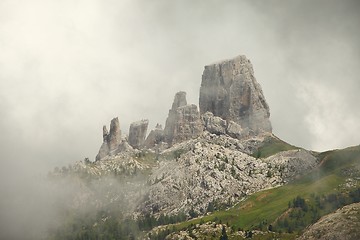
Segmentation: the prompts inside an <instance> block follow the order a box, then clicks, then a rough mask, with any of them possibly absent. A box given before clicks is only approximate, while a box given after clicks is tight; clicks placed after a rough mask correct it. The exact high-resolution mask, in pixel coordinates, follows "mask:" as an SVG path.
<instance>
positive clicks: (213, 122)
mask: <svg viewBox="0 0 360 240" xmlns="http://www.w3.org/2000/svg"><path fill="white" fill-rule="evenodd" d="M202 120H203V123H204V127H205V129H206V130H207V131H208V132H210V133H214V134H217V135H220V134H225V133H226V121H225V120H224V119H222V118H221V117H217V116H214V114H213V113H212V112H206V113H205V114H203V115H202Z"/></svg>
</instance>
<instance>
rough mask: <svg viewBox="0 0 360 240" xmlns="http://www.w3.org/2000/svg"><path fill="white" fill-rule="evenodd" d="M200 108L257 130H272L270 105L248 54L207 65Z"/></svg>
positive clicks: (201, 111)
mask: <svg viewBox="0 0 360 240" xmlns="http://www.w3.org/2000/svg"><path fill="white" fill-rule="evenodd" d="M199 107H200V113H201V114H204V113H206V112H208V111H209V112H212V113H213V114H214V115H215V116H219V117H221V118H222V119H224V120H227V121H230V120H231V121H234V122H235V123H237V124H239V125H240V126H241V127H242V128H243V129H244V128H248V129H249V130H252V131H254V132H255V133H258V132H271V131H272V128H271V123H270V120H269V117H270V111H269V106H268V104H267V103H266V101H265V97H264V95H263V93H262V90H261V86H260V85H259V84H258V82H257V81H256V79H255V77H254V71H253V67H252V65H251V63H250V61H249V60H248V59H247V58H246V57H245V56H238V57H236V58H234V59H230V60H225V61H222V62H220V63H216V64H212V65H208V66H205V70H204V72H203V76H202V82H201V88H200V98H199Z"/></svg>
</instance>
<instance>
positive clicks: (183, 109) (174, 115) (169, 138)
mask: <svg viewBox="0 0 360 240" xmlns="http://www.w3.org/2000/svg"><path fill="white" fill-rule="evenodd" d="M202 130H203V126H202V123H201V119H200V113H199V111H198V108H197V106H196V105H194V104H191V105H187V101H186V93H185V92H178V93H176V94H175V97H174V102H173V104H172V107H171V109H170V110H169V115H168V118H167V119H166V124H165V129H164V136H165V141H166V142H167V143H168V144H169V145H172V144H174V143H175V142H180V141H184V140H186V139H190V138H193V137H197V136H199V135H200V134H201V132H202Z"/></svg>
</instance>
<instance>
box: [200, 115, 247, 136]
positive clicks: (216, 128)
mask: <svg viewBox="0 0 360 240" xmlns="http://www.w3.org/2000/svg"><path fill="white" fill-rule="evenodd" d="M202 120H203V124H204V127H205V129H206V130H207V131H208V132H210V133H213V134H217V135H222V134H228V135H229V136H230V137H233V138H238V139H240V138H241V136H242V135H244V131H243V129H242V128H241V126H240V125H239V124H237V123H236V122H234V121H225V120H224V119H222V118H221V117H217V116H214V114H213V113H211V112H206V113H205V114H203V115H202Z"/></svg>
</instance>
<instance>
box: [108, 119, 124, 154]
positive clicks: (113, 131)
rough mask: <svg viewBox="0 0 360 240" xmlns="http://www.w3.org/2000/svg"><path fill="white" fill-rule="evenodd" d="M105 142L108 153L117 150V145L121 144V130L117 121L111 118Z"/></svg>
mask: <svg viewBox="0 0 360 240" xmlns="http://www.w3.org/2000/svg"><path fill="white" fill-rule="evenodd" d="M107 138H108V139H107V142H108V145H109V150H110V153H112V152H113V151H115V150H117V148H118V147H119V144H120V143H121V129H120V123H119V119H118V118H117V117H116V118H113V119H112V120H111V123H110V132H109V134H108V136H107Z"/></svg>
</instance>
